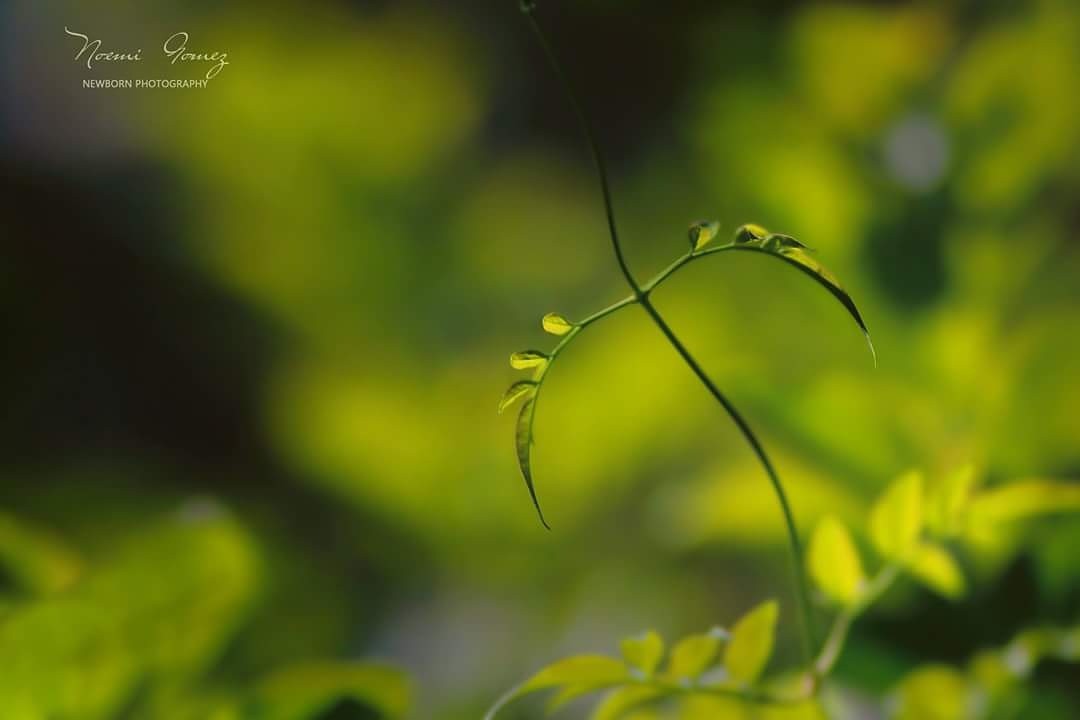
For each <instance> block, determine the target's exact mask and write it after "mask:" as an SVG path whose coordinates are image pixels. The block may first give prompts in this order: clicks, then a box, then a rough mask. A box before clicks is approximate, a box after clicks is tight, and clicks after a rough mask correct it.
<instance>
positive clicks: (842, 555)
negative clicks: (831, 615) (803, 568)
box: [807, 516, 866, 607]
mask: <svg viewBox="0 0 1080 720" xmlns="http://www.w3.org/2000/svg"><path fill="white" fill-rule="evenodd" d="M807 564H808V565H809V567H808V568H807V569H808V570H809V571H810V577H812V578H813V579H814V582H815V583H817V585H818V587H819V588H820V589H821V591H822V592H823V593H825V595H826V596H827V597H828V598H829V599H831V600H833V601H834V602H837V603H839V604H840V605H843V606H845V607H851V606H853V605H855V604H856V603H857V602H858V601H859V598H860V596H861V595H862V591H863V587H864V586H865V584H866V576H865V575H864V574H863V569H862V562H861V561H860V560H859V553H858V551H857V550H856V549H855V543H854V542H853V541H852V540H851V534H850V533H849V532H848V529H847V528H846V527H844V525H843V524H842V523H841V522H840V521H839V520H837V519H836V518H834V517H832V516H826V517H824V518H822V519H821V521H820V522H819V523H818V525H817V527H816V528H815V529H814V534H813V535H812V536H811V537H810V549H809V552H808V553H807Z"/></svg>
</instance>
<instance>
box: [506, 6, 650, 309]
mask: <svg viewBox="0 0 1080 720" xmlns="http://www.w3.org/2000/svg"><path fill="white" fill-rule="evenodd" d="M522 10H523V11H524V13H525V17H527V18H528V19H529V25H530V26H531V27H532V29H533V33H534V34H535V35H536V39H537V41H538V42H539V43H540V47H541V48H543V50H544V55H545V56H547V61H548V64H549V65H550V66H551V69H552V71H553V72H554V73H555V77H556V78H558V80H559V83H560V84H561V85H562V88H563V92H565V93H566V96H567V98H569V100H570V104H571V105H572V106H573V108H574V114H575V115H577V118H578V121H579V122H580V123H581V127H582V129H583V130H584V131H585V139H586V140H587V141H588V143H589V149H590V150H591V151H592V156H593V162H595V163H596V172H597V174H598V175H599V176H600V191H601V193H603V196H604V212H605V213H606V214H607V224H608V232H609V233H610V234H611V246H612V249H614V251H615V259H616V260H617V261H618V263H619V269H620V270H621V271H622V274H623V277H624V278H626V282H627V284H628V285H629V286H630V289H631V290H633V291H634V295H640V294H641V288H640V287H639V286H638V284H637V280H635V279H634V275H633V273H631V272H630V266H628V265H627V264H626V258H625V257H623V251H622V245H620V244H619V233H618V231H617V230H616V229H615V209H614V206H613V205H612V202H611V188H610V187H609V186H608V174H607V166H606V164H605V163H604V155H603V153H601V152H600V146H599V145H598V144H597V142H596V133H595V132H594V131H593V127H592V123H591V122H590V121H589V116H588V115H586V114H585V109H584V107H583V106H582V104H581V101H580V100H578V97H577V93H575V92H574V87H573V85H571V84H570V80H569V78H567V77H566V73H565V72H564V71H563V68H562V63H560V62H559V59H558V57H557V56H556V55H555V51H554V50H553V49H552V47H551V43H549V42H548V39H547V35H545V34H544V31H543V30H542V29H541V28H540V24H539V23H538V22H537V21H536V16H535V15H534V14H533V5H532V3H530V2H525V3H523V4H522Z"/></svg>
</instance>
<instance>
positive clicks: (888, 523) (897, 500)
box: [870, 471, 923, 561]
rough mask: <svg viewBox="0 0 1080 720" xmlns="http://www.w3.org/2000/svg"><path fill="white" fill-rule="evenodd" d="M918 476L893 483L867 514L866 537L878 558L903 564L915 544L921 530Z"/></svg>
mask: <svg viewBox="0 0 1080 720" xmlns="http://www.w3.org/2000/svg"><path fill="white" fill-rule="evenodd" d="M922 488H923V479H922V474H921V473H918V472H915V471H911V472H907V473H904V474H903V475H901V476H900V477H899V478H897V479H896V480H894V481H893V482H892V483H891V484H890V485H889V487H888V488H886V489H885V492H884V493H882V495H881V498H880V499H879V500H878V501H877V503H875V504H874V507H873V509H872V510H871V511H870V538H871V539H872V540H873V541H874V547H875V548H877V551H878V552H879V553H881V555H882V556H883V557H885V558H888V559H890V560H900V561H903V560H904V558H905V557H907V555H908V554H909V553H911V552H913V551H914V550H915V548H916V547H917V546H918V543H919V533H920V532H922V527H923V499H922V498H923V490H922Z"/></svg>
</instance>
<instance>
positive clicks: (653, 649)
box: [621, 630, 664, 677]
mask: <svg viewBox="0 0 1080 720" xmlns="http://www.w3.org/2000/svg"><path fill="white" fill-rule="evenodd" d="M621 649H622V655H623V658H624V659H625V660H626V662H627V664H629V665H631V666H633V667H635V668H637V669H638V670H640V671H641V672H642V673H643V674H644V675H645V677H650V676H652V674H653V672H655V671H656V666H657V665H659V664H660V660H661V658H663V656H664V640H663V638H661V637H660V635H659V634H658V633H657V632H656V631H655V630H649V631H648V632H645V633H642V634H641V635H638V636H637V637H628V638H625V639H624V640H623V641H622V645H621Z"/></svg>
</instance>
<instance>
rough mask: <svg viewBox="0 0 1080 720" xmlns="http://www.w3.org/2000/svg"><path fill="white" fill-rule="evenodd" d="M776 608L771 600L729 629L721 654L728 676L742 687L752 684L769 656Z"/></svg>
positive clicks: (773, 633)
mask: <svg viewBox="0 0 1080 720" xmlns="http://www.w3.org/2000/svg"><path fill="white" fill-rule="evenodd" d="M778 615H779V606H778V605H777V603H776V601H775V600H769V601H766V602H763V603H761V604H760V605H758V606H757V607H756V608H754V609H753V610H751V611H750V612H748V613H747V614H746V615H744V616H743V617H742V618H741V619H740V620H739V621H738V622H737V623H735V627H733V628H732V629H731V639H730V640H729V641H728V644H727V648H725V650H724V667H725V668H727V671H728V675H729V676H730V677H731V678H732V679H733V680H735V681H736V682H738V683H740V684H743V685H750V684H752V683H754V682H755V681H756V680H757V679H758V677H759V676H760V675H761V672H762V670H764V669H765V666H766V665H767V664H768V662H769V658H770V657H771V656H772V651H773V643H774V641H775V637H776V619H777V616H778Z"/></svg>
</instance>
